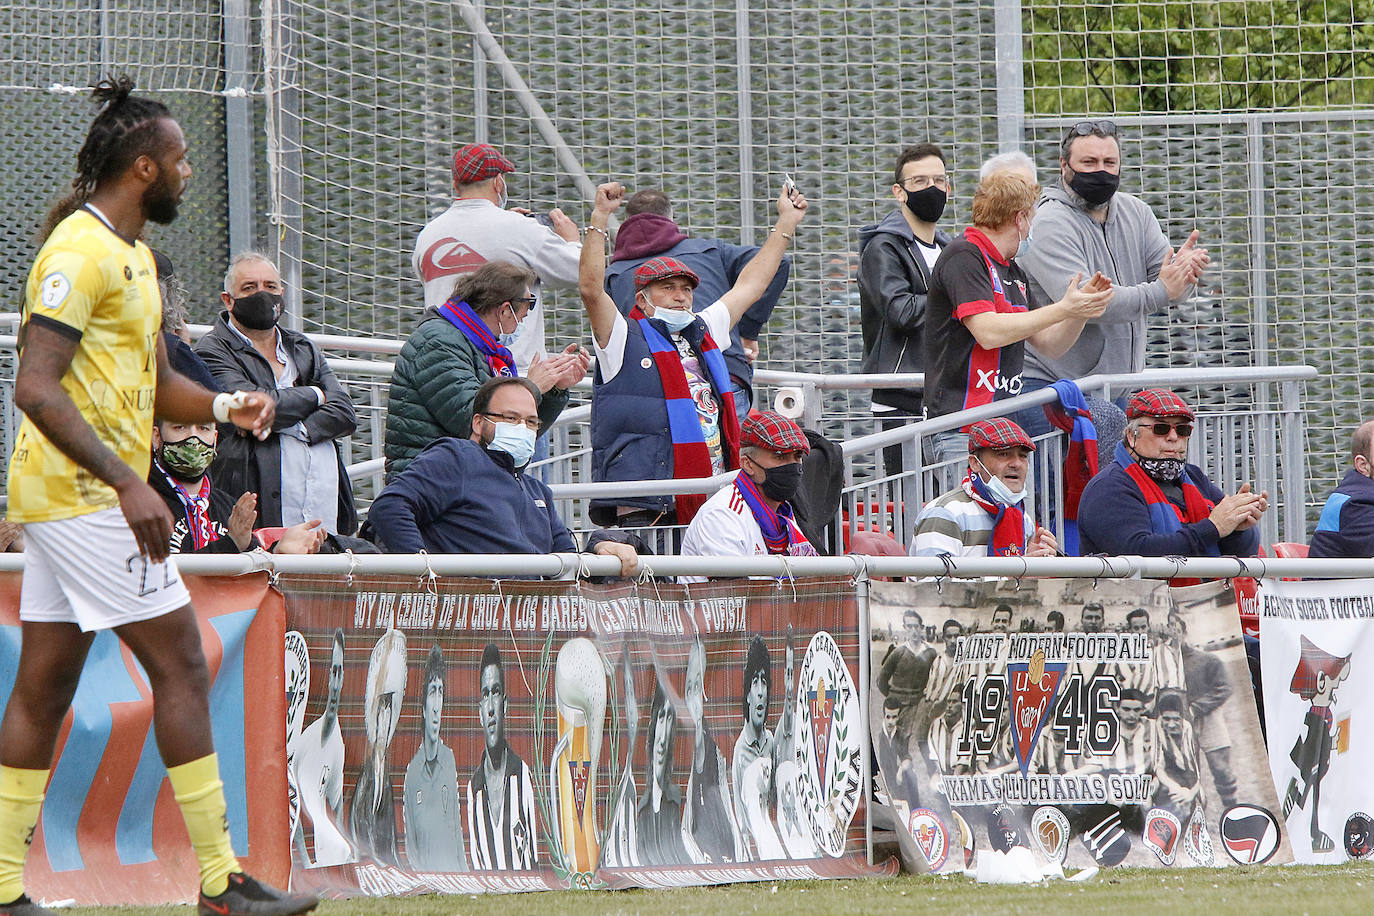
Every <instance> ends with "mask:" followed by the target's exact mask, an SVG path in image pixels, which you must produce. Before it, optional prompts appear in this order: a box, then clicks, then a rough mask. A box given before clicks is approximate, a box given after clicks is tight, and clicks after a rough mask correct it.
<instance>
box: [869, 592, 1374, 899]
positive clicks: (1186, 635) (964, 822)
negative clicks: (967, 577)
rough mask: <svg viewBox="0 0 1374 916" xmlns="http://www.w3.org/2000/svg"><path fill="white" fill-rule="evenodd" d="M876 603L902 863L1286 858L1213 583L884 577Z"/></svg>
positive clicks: (878, 747) (1014, 867) (875, 633)
mask: <svg viewBox="0 0 1374 916" xmlns="http://www.w3.org/2000/svg"><path fill="white" fill-rule="evenodd" d="M869 608H870V610H869V621H870V632H871V641H870V647H871V652H872V659H871V663H870V671H871V676H872V683H871V684H870V701H869V710H870V727H871V729H872V736H873V745H874V750H875V753H876V759H877V762H878V769H879V773H880V781H879V791H878V794H877V795H876V796H875V798H874V807H875V810H874V814H873V817H874V822H875V824H881V823H888V824H890V825H891V826H892V827H893V830H894V833H895V836H896V838H897V842H898V846H899V848H900V849H901V851H902V854H903V859H904V861H905V862H906V864H907V866H908V867H909V868H912V869H913V870H917V871H935V872H945V871H959V870H964V869H967V868H976V869H977V870H978V872H979V874H980V877H983V876H985V875H993V876H1016V877H1015V878H1010V877H1008V878H1007V880H1012V879H1015V880H1020V879H1022V878H1024V877H1025V876H1027V875H1029V876H1037V875H1058V874H1061V873H1062V871H1063V869H1065V868H1087V867H1094V866H1097V867H1100V866H1112V865H1139V866H1156V867H1166V866H1185V865H1186V866H1195V865H1201V866H1213V865H1217V866H1220V865H1227V864H1230V863H1233V862H1235V863H1244V864H1254V863H1259V862H1285V861H1289V860H1291V852H1290V850H1289V848H1288V842H1287V839H1286V836H1285V834H1284V831H1282V830H1281V829H1280V823H1279V819H1278V817H1277V816H1276V814H1277V812H1278V811H1279V807H1278V804H1277V800H1276V797H1275V793H1274V787H1273V784H1272V783H1271V781H1270V779H1269V774H1268V762H1267V758H1266V754H1265V748H1264V741H1263V736H1262V734H1261V732H1260V727H1259V717H1258V713H1257V711H1256V707H1255V702H1254V694H1253V691H1252V689H1251V685H1250V675H1249V667H1248V664H1247V662H1246V656H1245V648H1244V645H1243V643H1242V640H1241V635H1240V630H1239V621H1238V618H1237V615H1236V609H1235V600H1234V596H1233V593H1232V592H1231V591H1230V590H1229V589H1227V588H1225V587H1224V586H1222V585H1221V584H1208V585H1201V586H1194V587H1191V588H1181V589H1172V590H1171V589H1170V588H1169V587H1168V586H1167V585H1166V584H1164V583H1162V582H1161V583H1158V584H1152V583H1149V582H1141V581H1113V582H1090V581H1086V580H1081V579H1040V580H1029V581H1020V582H1015V581H1012V580H1005V581H986V582H958V581H956V582H942V583H940V584H939V585H938V586H937V584H936V583H934V582H913V583H875V584H874V585H873V586H872V590H871V592H870V601H869ZM1271 734H1272V733H1271ZM1369 807H1370V809H1371V810H1374V805H1371V806H1369ZM994 880H1000V879H999V878H994Z"/></svg>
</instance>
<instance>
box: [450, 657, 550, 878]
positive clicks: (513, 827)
mask: <svg viewBox="0 0 1374 916" xmlns="http://www.w3.org/2000/svg"><path fill="white" fill-rule="evenodd" d="M479 677H480V678H481V680H480V682H479V686H480V689H481V693H480V695H479V697H478V700H477V718H478V720H479V721H480V722H481V725H482V733H483V734H484V735H485V736H486V747H485V749H484V750H483V751H482V760H481V762H480V763H478V764H477V769H476V771H475V772H474V773H473V774H472V778H471V779H470V780H469V781H468V792H467V796H468V797H467V809H468V815H467V819H468V845H469V847H470V848H471V849H472V867H473V868H474V869H476V870H478V871H528V870H529V869H532V868H534V860H535V858H536V856H537V855H538V853H539V836H538V833H537V825H538V822H537V821H536V820H535V816H534V788H533V784H532V783H531V782H530V768H529V767H527V766H525V761H523V760H521V759H520V755H519V754H517V753H515V751H514V750H513V749H512V748H511V746H510V744H509V743H508V742H507V741H506V668H505V665H504V664H502V662H501V650H500V649H498V648H497V647H496V646H495V645H494V644H492V643H487V645H486V647H485V648H484V649H483V650H482V662H481V674H480V675H479Z"/></svg>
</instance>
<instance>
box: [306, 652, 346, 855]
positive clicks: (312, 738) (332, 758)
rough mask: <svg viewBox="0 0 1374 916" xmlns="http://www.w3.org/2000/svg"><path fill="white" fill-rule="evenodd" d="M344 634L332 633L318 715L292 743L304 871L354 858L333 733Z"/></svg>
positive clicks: (340, 750)
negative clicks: (307, 831)
mask: <svg viewBox="0 0 1374 916" xmlns="http://www.w3.org/2000/svg"><path fill="white" fill-rule="evenodd" d="M343 678H344V634H343V630H342V629H341V628H339V629H335V630H334V637H333V639H332V640H331V641H330V650H329V694H328V698H327V699H326V700H325V705H324V712H323V713H322V714H321V715H320V717H319V718H318V719H316V720H315V721H314V722H311V723H310V724H309V725H307V726H306V727H305V731H303V732H301V736H300V740H299V741H297V742H296V752H295V761H294V766H293V769H294V770H295V777H296V788H297V790H298V791H299V792H300V797H301V814H302V818H301V821H300V826H301V842H302V844H304V842H305V821H306V820H307V819H308V820H309V822H310V831H311V836H312V838H313V840H314V843H313V847H310V848H313V850H314V857H313V861H312V858H311V856H310V854H309V848H307V847H305V846H304V845H303V846H302V850H301V855H302V859H303V860H304V863H305V866H306V868H322V867H324V866H327V865H342V864H344V863H346V862H352V861H353V859H354V855H353V847H352V845H351V844H350V843H349V841H348V838H347V837H346V836H345V835H344V831H343V829H342V828H343V770H344V742H343V735H342V734H341V732H340V729H339V704H340V702H341V700H342V697H343Z"/></svg>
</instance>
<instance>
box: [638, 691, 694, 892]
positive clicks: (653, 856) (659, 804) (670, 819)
mask: <svg viewBox="0 0 1374 916" xmlns="http://www.w3.org/2000/svg"><path fill="white" fill-rule="evenodd" d="M676 730H677V714H676V713H674V712H673V704H672V703H670V702H668V695H667V694H666V693H665V692H664V690H663V681H662V680H661V679H659V678H655V679H654V700H653V704H652V705H651V706H650V707H649V731H648V733H647V734H646V735H645V738H644V744H645V748H644V756H645V757H646V758H647V759H648V761H649V779H648V782H647V784H646V785H645V786H644V792H643V794H641V795H640V796H639V806H638V808H636V810H635V833H636V835H637V837H638V841H639V864H640V865H684V864H687V863H689V862H690V861H691V859H689V858H688V857H687V849H686V847H685V846H683V845H682V790H681V789H679V788H678V787H677V783H676V782H675V781H674V780H673V734H674V732H675V731H676Z"/></svg>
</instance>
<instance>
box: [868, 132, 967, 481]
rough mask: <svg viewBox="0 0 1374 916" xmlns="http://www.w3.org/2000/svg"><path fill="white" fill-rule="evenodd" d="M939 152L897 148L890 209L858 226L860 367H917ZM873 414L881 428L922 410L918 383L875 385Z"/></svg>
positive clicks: (939, 186) (886, 459) (888, 455)
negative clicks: (880, 217) (876, 219)
mask: <svg viewBox="0 0 1374 916" xmlns="http://www.w3.org/2000/svg"><path fill="white" fill-rule="evenodd" d="M949 189H950V183H949V174H948V171H947V170H946V168H945V154H944V153H942V152H941V151H940V147H938V146H936V145H935V144H934V143H917V144H916V145H915V146H909V147H907V148H906V149H904V150H902V152H901V154H900V155H898V156H897V164H896V166H895V167H894V169H893V174H892V196H893V197H894V198H896V200H897V209H895V210H893V211H892V212H891V213H889V214H888V215H887V216H886V217H885V218H884V219H883V220H882V222H880V223H877V224H875V225H872V226H865V227H864V228H862V229H860V230H859V274H858V280H859V315H860V321H861V326H862V330H863V338H864V361H863V367H862V368H861V369H860V370H859V371H861V372H865V373H892V372H921V371H923V370H924V368H925V359H924V349H923V346H922V343H921V330H922V328H923V327H924V325H925V315H926V291H927V290H928V289H929V287H930V272H931V270H932V269H934V267H935V261H936V260H937V259H938V258H939V257H940V251H941V250H942V249H943V248H944V247H945V246H946V245H948V244H949V236H947V235H945V233H943V232H941V231H940V230H939V229H937V228H936V226H935V224H936V223H937V222H939V220H940V217H941V216H942V215H943V214H944V212H945V204H946V202H947V201H948V200H949ZM873 415H874V417H875V418H877V420H878V422H879V425H880V426H881V427H882V429H884V430H888V429H894V428H896V427H898V426H902V425H904V424H906V423H911V422H913V421H915V420H919V419H921V418H922V417H923V416H925V414H924V412H923V410H922V400H921V389H919V388H875V389H874V390H873ZM883 466H884V468H885V470H886V471H887V473H888V474H897V473H899V472H900V471H901V470H902V450H901V448H900V447H899V446H889V447H888V448H886V449H884V450H883Z"/></svg>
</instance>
